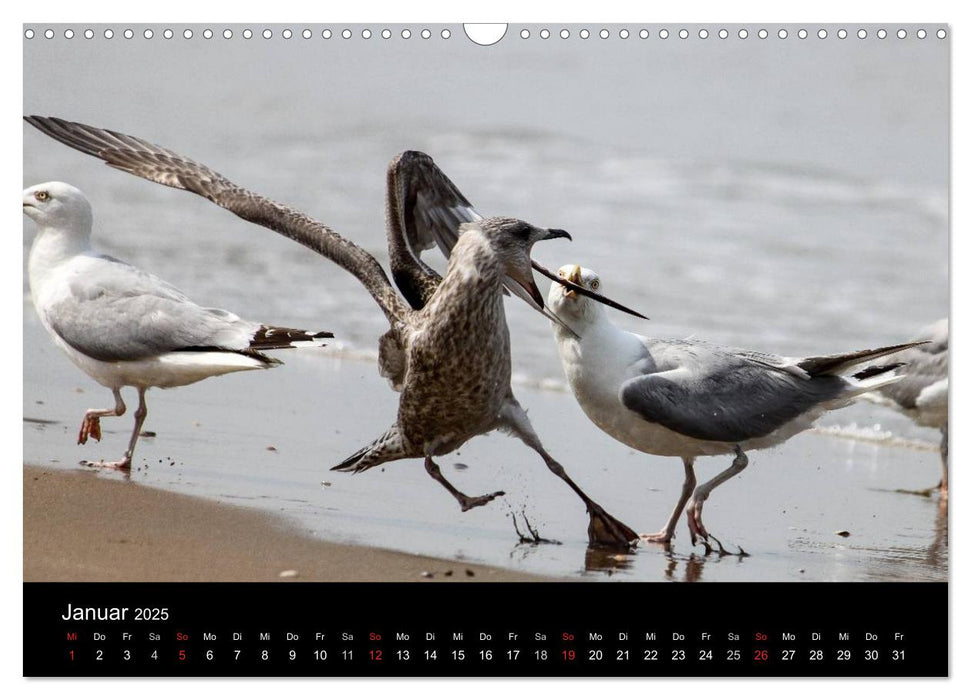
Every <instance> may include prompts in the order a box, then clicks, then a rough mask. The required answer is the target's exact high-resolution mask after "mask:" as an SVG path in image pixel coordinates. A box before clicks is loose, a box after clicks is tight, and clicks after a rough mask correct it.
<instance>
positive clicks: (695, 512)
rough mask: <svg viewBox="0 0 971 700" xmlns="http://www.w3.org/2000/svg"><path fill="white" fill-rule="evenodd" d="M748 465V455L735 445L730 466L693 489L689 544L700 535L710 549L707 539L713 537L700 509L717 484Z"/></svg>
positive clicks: (690, 506)
mask: <svg viewBox="0 0 971 700" xmlns="http://www.w3.org/2000/svg"><path fill="white" fill-rule="evenodd" d="M747 466H748V457H746V456H745V453H744V452H742V448H741V447H740V446H739V445H735V459H734V460H733V461H732V466H730V467H729V468H728V469H726V470H725V471H723V472H722V473H721V474H718V475H717V476H716V477H715V478H714V479H712V480H711V481H707V482H705V483H704V484H702V485H701V486H699V487H698V488H696V489H695V492H694V494H693V495H692V496H691V500H690V501H689V502H688V530H690V531H691V544H695V543H696V542H697V541H698V538H699V537H700V538H701V539H702V540H704V542H705V547H706V549H708V550H709V551H711V547H710V546H709V545H708V539H709V538H711V539H713V540H714V539H715V538H714V537H711V535H710V534H708V530H706V529H705V525H704V523H702V522H701V509H702V507H703V506H704V504H705V501H706V500H708V496H709V495H711V492H712V491H714V490H715V489H716V488H717V487H718V486H721V485H722V484H723V483H725V482H726V481H728V480H729V479H731V478H732V477H733V476H735V475H736V474H738V473H739V472H740V471H742V470H743V469H745V467H747ZM715 542H716V543H717V544H718V547H719V549H720V550H721V551H722V552H723V553H724V551H725V550H724V547H722V546H721V543H720V542H718V540H715Z"/></svg>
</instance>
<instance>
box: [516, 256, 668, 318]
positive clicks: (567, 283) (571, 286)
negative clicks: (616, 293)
mask: <svg viewBox="0 0 971 700" xmlns="http://www.w3.org/2000/svg"><path fill="white" fill-rule="evenodd" d="M532 263H533V269H534V270H536V271H537V272H538V273H540V274H541V275H543V276H544V277H549V278H550V279H551V280H553V281H554V282H556V283H557V284H561V285H563V286H564V287H566V288H567V292H566V293H567V294H569V293H570V292H571V291H572V292H576V293H577V294H580V295H582V296H585V297H589V298H591V299H593V300H594V301H599V302H600V303H601V304H604V305H605V306H610V307H612V308H614V309H617V310H618V311H623V312H624V313H625V314H630V315H631V316H637V318H643V319H644V320H645V321H649V320H650V319H649V318H648V317H647V316H645V315H644V314H641V313H638V312H637V311H634V310H633V309H630V308H628V307H626V306H624V305H623V304H619V303H617V302H616V301H614V300H613V299H609V298H607V297H605V296H603V295H602V294H597V293H596V292H591V291H590V290H589V289H586V288H585V287H581V286H580V285H579V284H577V283H576V282H573V281H571V280H569V279H567V278H565V277H559V276H557V275H554V274H553V273H552V272H550V271H549V270H547V269H546V268H545V267H543V266H542V265H540V264H539V263H538V262H536V261H535V260H533V261H532ZM561 269H562V268H561ZM577 274H578V275H579V267H577Z"/></svg>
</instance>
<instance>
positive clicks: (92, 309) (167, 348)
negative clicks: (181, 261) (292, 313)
mask: <svg viewBox="0 0 971 700" xmlns="http://www.w3.org/2000/svg"><path fill="white" fill-rule="evenodd" d="M86 273H87V274H85V275H84V276H78V277H77V278H75V279H73V280H71V282H70V283H69V285H68V288H69V290H70V296H69V297H67V298H65V299H62V300H60V301H58V302H56V303H54V304H52V305H50V306H49V307H47V308H46V309H45V314H46V316H47V318H48V320H49V322H50V324H51V327H52V328H53V329H54V331H55V332H56V333H57V334H58V335H59V336H60V337H61V338H62V339H63V340H64V342H66V343H67V344H68V345H70V346H71V347H73V348H74V349H75V350H78V351H79V352H82V353H84V354H85V355H87V356H89V357H93V358H94V359H97V360H102V361H104V362H115V361H121V360H141V359H146V358H149V357H156V356H158V355H161V354H164V353H167V352H172V351H176V350H187V349H203V348H206V349H208V348H212V349H224V350H232V351H244V350H246V349H247V348H248V346H249V341H250V339H251V338H252V336H253V334H254V333H255V332H256V331H257V330H258V329H259V327H260V326H259V324H258V323H253V322H249V321H243V320H241V319H240V318H239V317H238V316H236V315H235V314H233V313H230V312H228V311H224V310H222V309H206V308H203V307H201V306H199V305H197V304H195V303H193V302H192V301H190V300H189V299H188V298H186V296H185V295H184V294H182V292H180V291H179V290H177V289H176V288H175V287H173V286H172V285H170V284H168V283H166V282H164V281H163V280H160V279H159V278H157V277H155V276H154V275H150V274H148V273H146V272H143V271H141V270H139V269H137V268H135V267H132V266H131V265H128V264H126V263H122V262H119V261H117V260H114V259H112V258H101V259H99V260H95V261H93V262H92V264H89V265H88V266H86Z"/></svg>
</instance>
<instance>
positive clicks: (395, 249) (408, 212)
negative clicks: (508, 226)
mask: <svg viewBox="0 0 971 700" xmlns="http://www.w3.org/2000/svg"><path fill="white" fill-rule="evenodd" d="M386 205H387V220H388V252H389V254H390V257H391V274H392V276H393V277H394V281H395V284H396V285H397V286H398V289H399V290H400V291H401V293H402V294H403V295H404V297H405V298H406V299H407V300H408V303H409V304H411V306H412V307H413V308H415V309H421V308H423V307H424V306H425V304H426V303H427V302H428V300H429V299H430V298H431V296H432V294H434V293H435V290H436V289H437V288H438V284H439V282H441V279H442V278H441V275H439V274H438V273H437V272H436V271H435V270H434V269H432V268H431V267H429V266H428V265H427V264H426V263H425V262H424V261H423V260H422V259H421V254H422V252H424V251H426V250H429V249H431V248H434V247H435V246H438V248H439V249H440V250H441V252H442V254H443V255H444V256H445V257H446V258H447V257H449V256H450V255H451V253H452V248H454V247H455V243H456V241H458V235H459V234H458V231H459V226H461V225H462V224H463V223H466V222H470V221H477V220H479V219H481V218H482V217H481V216H480V215H479V213H478V212H476V211H475V209H474V208H473V207H472V205H471V204H470V203H469V200H467V199H466V198H465V196H464V195H463V194H462V193H461V192H460V191H459V189H458V188H457V187H456V186H455V185H454V184H453V183H452V181H451V180H450V179H449V178H448V176H447V175H445V173H443V172H442V171H441V169H440V168H439V167H438V166H437V165H435V162H434V161H433V160H432V158H431V157H430V156H429V155H427V154H425V153H421V152H420V151H405V152H404V153H401V154H399V155H397V156H396V157H395V158H394V159H393V160H392V161H391V163H390V164H389V165H388V184H387V202H386Z"/></svg>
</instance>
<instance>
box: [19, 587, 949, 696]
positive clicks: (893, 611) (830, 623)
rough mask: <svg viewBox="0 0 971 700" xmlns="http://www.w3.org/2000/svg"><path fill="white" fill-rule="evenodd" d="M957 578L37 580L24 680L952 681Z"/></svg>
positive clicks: (29, 596) (28, 616)
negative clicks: (952, 594) (951, 588)
mask: <svg viewBox="0 0 971 700" xmlns="http://www.w3.org/2000/svg"><path fill="white" fill-rule="evenodd" d="M947 602H948V601H947V584H945V583H854V584H844V583H824V584H820V583H813V584H803V583H746V584H741V583H714V584H670V583H585V582H580V583H555V584H535V583H533V584H514V583H505V584H480V583H466V584H449V583H442V584H440V583H416V584H410V583H409V584H397V583H385V584H381V583H355V584H342V583H341V584H338V583H292V582H291V583H208V584H206V583H169V584H155V583H144V584H135V583H128V584H125V583H97V584H92V583H25V584H24V675H26V676H334V677H342V676H343V677H346V676H375V677H381V676H500V677H501V676H646V677H649V676H657V677H671V676H747V677H759V676H766V677H778V676H821V677H827V676H912V677H913V676H946V675H947V674H948V648H947V639H948V637H947V632H948V622H947V620H948V613H947V610H948V608H947Z"/></svg>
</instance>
